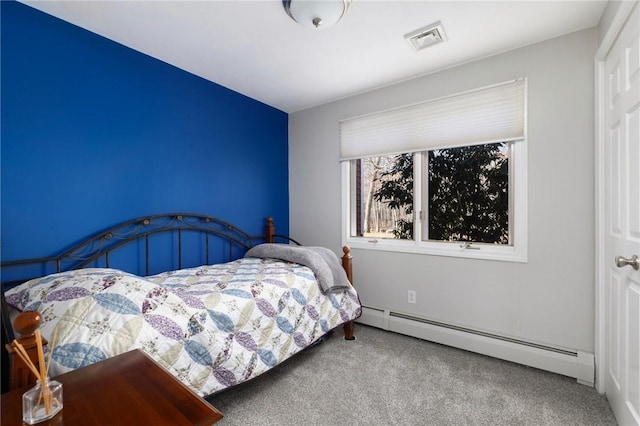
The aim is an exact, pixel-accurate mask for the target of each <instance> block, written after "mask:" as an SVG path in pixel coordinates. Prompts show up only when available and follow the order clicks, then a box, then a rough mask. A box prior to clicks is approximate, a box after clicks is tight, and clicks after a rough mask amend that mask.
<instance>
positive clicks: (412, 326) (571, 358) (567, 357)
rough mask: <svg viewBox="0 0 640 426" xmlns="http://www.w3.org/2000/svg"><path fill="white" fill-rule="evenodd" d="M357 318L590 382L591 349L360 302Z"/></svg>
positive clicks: (385, 327)
mask: <svg viewBox="0 0 640 426" xmlns="http://www.w3.org/2000/svg"><path fill="white" fill-rule="evenodd" d="M357 322H359V323H362V324H366V325H370V326H373V327H378V328H381V329H383V330H389V331H394V332H397V333H401V334H405V335H408V336H413V337H417V338H420V339H424V340H428V341H431V342H436V343H440V344H443V345H447V346H452V347H456V348H459V349H464V350H467V351H471V352H476V353H480V354H483V355H488V356H491V357H494V358H499V359H504V360H506V361H511V362H516V363H519V364H523V365H527V366H530V367H535V368H539V369H541V370H546V371H551V372H553V373H558V374H562V375H565V376H569V377H574V378H576V379H577V381H578V382H579V383H582V384H584V385H588V386H594V381H595V358H594V355H593V354H592V353H587V352H581V351H572V350H567V349H563V348H556V347H553V346H547V345H542V344H538V343H534V342H528V341H525V340H519V339H515V338H512V337H507V336H501V335H498V334H492V333H488V332H484V331H480V330H474V329H471V328H466V327H460V326H456V325H452V324H446V323H442V322H438V321H433V320H430V319H426V318H421V317H416V316H413V315H407V314H403V313H400V312H393V311H390V310H388V309H381V308H375V307H368V306H363V308H362V317H360V319H358V321H357ZM356 334H357V332H356Z"/></svg>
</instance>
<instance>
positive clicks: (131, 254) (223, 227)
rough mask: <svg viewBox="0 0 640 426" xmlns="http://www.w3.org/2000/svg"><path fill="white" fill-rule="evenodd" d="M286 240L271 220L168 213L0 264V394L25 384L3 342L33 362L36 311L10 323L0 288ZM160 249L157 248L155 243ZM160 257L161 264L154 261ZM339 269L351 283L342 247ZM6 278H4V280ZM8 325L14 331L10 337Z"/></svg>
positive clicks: (147, 267) (349, 335) (143, 269)
mask: <svg viewBox="0 0 640 426" xmlns="http://www.w3.org/2000/svg"><path fill="white" fill-rule="evenodd" d="M263 242H266V243H276V242H277V243H292V244H296V245H300V243H298V242H297V241H295V240H293V239H292V238H289V237H288V236H285V235H280V234H276V231H275V226H274V224H273V218H271V217H269V218H267V220H266V224H265V233H264V235H259V236H251V235H249V234H248V233H246V232H244V231H242V230H241V229H239V228H237V227H236V226H234V225H232V224H230V223H229V222H226V221H223V220H221V219H218V218H215V217H211V216H206V215H201V214H193V213H170V214H160V215H152V216H145V217H142V218H138V219H134V220H130V221H127V222H124V223H121V224H119V225H116V226H114V227H112V228H109V229H107V230H105V231H102V232H99V233H97V234H95V235H93V236H91V237H90V238H88V239H86V240H84V241H82V242H80V243H78V244H75V245H74V246H72V247H71V248H69V249H68V250H65V251H64V252H62V254H59V255H57V256H50V257H41V258H34V259H24V260H11V261H6V262H2V263H1V264H0V268H1V269H2V275H3V283H2V291H0V296H1V298H2V299H1V307H2V316H1V321H2V372H1V374H2V392H5V391H7V390H12V389H18V388H22V387H25V386H31V385H33V383H35V378H34V376H33V375H32V374H31V373H30V372H29V371H28V369H27V367H26V365H24V363H23V362H22V361H21V360H20V358H19V357H16V356H15V353H14V351H13V348H12V347H11V345H10V344H9V343H10V342H12V341H13V340H14V339H17V340H18V341H20V342H21V343H22V345H23V346H24V347H25V349H27V351H28V352H29V355H30V357H32V359H33V360H34V361H35V360H37V351H36V344H35V338H34V334H33V333H34V331H35V330H36V329H37V328H38V327H39V325H40V323H41V318H40V315H39V314H38V313H37V312H23V313H21V314H19V315H18V317H17V318H16V319H15V321H14V323H13V327H12V326H11V320H10V318H9V313H8V312H9V309H8V306H7V305H6V302H5V299H4V292H5V290H7V289H9V288H12V287H14V286H16V285H19V284H21V283H23V282H25V281H27V280H29V279H32V278H37V277H42V276H45V275H49V274H52V273H56V272H64V271H70V270H74V269H82V268H87V267H101V268H117V269H122V270H124V271H127V272H130V273H134V274H137V275H144V276H146V275H152V274H155V273H160V272H165V271H168V270H174V269H183V268H188V267H192V266H198V265H203V264H207V265H210V264H215V263H223V262H229V261H231V260H234V259H237V258H240V257H242V256H243V255H244V253H245V252H246V251H247V250H248V249H250V248H251V247H253V246H255V245H257V244H260V243H263ZM158 246H160V247H162V250H161V251H158V249H157V247H158ZM157 257H160V258H161V259H162V261H161V263H160V264H158V263H157V262H154V258H157ZM342 267H343V268H344V270H345V272H346V274H347V277H348V278H349V281H350V282H353V269H352V257H351V255H350V249H349V247H348V246H344V247H343V256H342ZM6 277H9V279H8V280H6V281H5V278H6ZM343 328H344V337H345V339H347V340H354V339H355V337H354V334H353V333H354V326H353V321H350V322H348V323H345V324H344V325H343ZM14 329H15V330H16V331H17V332H18V333H19V334H20V336H18V337H16V336H15V335H14Z"/></svg>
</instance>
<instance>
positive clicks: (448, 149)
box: [341, 80, 526, 261]
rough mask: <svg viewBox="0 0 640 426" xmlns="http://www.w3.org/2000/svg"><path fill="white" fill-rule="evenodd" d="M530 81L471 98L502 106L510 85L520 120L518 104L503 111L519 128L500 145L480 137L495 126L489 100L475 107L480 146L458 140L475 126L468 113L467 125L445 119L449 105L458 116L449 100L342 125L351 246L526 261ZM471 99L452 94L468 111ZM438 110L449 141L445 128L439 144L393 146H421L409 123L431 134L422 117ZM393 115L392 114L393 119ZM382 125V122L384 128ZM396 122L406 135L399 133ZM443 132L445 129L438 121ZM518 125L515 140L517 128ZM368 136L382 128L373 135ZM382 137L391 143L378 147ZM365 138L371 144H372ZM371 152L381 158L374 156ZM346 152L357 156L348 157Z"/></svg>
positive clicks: (345, 208)
mask: <svg viewBox="0 0 640 426" xmlns="http://www.w3.org/2000/svg"><path fill="white" fill-rule="evenodd" d="M524 83H525V82H524V80H518V81H516V82H510V83H506V84H503V85H498V86H494V87H491V88H489V89H481V90H479V91H474V92H471V94H470V96H471V97H472V98H474V99H475V100H477V98H478V93H477V92H482V93H481V96H484V98H494V99H495V98H498V99H504V93H505V91H504V89H505V87H504V86H507V88H508V89H509V90H510V91H511V93H512V92H515V93H516V95H517V96H515V104H516V105H521V106H520V107H516V108H515V109H516V111H515V113H514V112H513V111H514V108H513V106H512V104H513V103H512V104H510V105H508V106H509V108H505V107H504V105H502V106H501V108H499V109H501V110H502V111H509V114H510V115H511V116H515V118H516V121H517V120H519V121H520V124H516V125H515V126H513V125H509V126H507V127H508V128H509V131H507V132H504V135H503V136H502V137H497V138H496V137H494V136H495V135H493V134H492V135H491V137H493V139H492V140H487V137H486V136H484V135H483V133H487V131H488V132H489V133H491V132H494V133H495V129H494V128H493V126H489V125H487V122H489V123H491V122H492V120H494V119H495V118H492V117H491V115H490V114H487V113H486V111H485V109H484V105H483V102H484V101H483V100H481V101H482V102H476V103H477V104H478V105H479V106H478V105H476V107H475V108H476V109H478V110H479V111H480V112H481V114H480V115H482V116H483V117H484V118H483V119H482V120H479V122H478V124H479V125H480V129H479V131H478V132H477V133H478V134H479V135H480V137H478V138H477V139H475V140H474V139H470V138H468V137H467V136H466V135H464V134H463V135H462V136H460V134H461V133H465V132H466V133H467V134H468V135H472V134H473V133H474V132H473V129H471V130H463V132H457V131H458V130H459V129H460V128H461V127H465V123H468V122H469V120H466V121H465V120H464V119H465V118H468V117H469V116H470V115H469V114H468V113H467V112H468V111H466V112H465V114H463V115H462V116H461V117H455V114H454V116H453V117H442V114H441V112H442V111H440V110H441V109H442V108H443V107H446V108H445V109H447V110H448V112H446V113H447V114H449V115H451V111H454V112H455V111H456V109H455V108H451V105H450V103H451V102H452V99H451V98H444V99H442V100H437V101H436V102H428V103H425V104H419V105H414V106H410V107H406V108H403V109H399V110H393V111H391V112H383V113H379V114H374V115H372V116H365V117H359V118H355V119H353V120H352V121H351V120H349V121H343V122H341V131H342V145H343V147H344V145H345V141H346V144H347V147H345V148H343V229H344V235H345V241H344V242H345V244H349V245H351V246H352V247H354V248H365V249H374V250H391V251H404V252H414V253H426V254H436V255H447V256H456V257H470V258H481V259H494V260H511V261H526V208H525V207H526V205H525V203H526V145H525V143H524V90H525V84H524ZM496 87H497V88H498V89H499V90H500V91H501V93H498V94H496V91H494V90H493V89H495V88H496ZM487 94H488V95H489V96H487ZM466 96H469V94H462V95H456V96H455V97H452V98H454V99H453V102H455V103H459V104H460V105H463V106H462V109H463V110H464V109H465V108H466V106H468V105H469V103H470V102H471V100H473V99H471V98H465V97H466ZM434 104H436V105H434ZM434 107H435V109H436V110H437V111H435V112H436V114H435V115H438V114H440V116H441V117H440V120H443V121H444V122H446V123H447V124H446V126H444V127H447V128H451V129H452V130H451V131H450V130H449V129H445V130H447V131H449V133H450V135H448V136H447V135H446V132H445V131H443V130H442V129H438V130H437V131H435V133H434V134H435V135H436V136H437V137H441V138H442V140H441V141H440V142H438V143H437V144H433V143H416V142H412V145H411V146H410V147H409V146H408V145H407V144H406V143H401V144H398V143H395V141H397V139H394V138H393V137H390V135H393V134H395V135H396V136H398V135H399V138H400V139H402V138H403V137H404V136H403V135H404V134H407V133H411V134H412V137H411V138H408V139H411V140H416V139H417V140H419V139H420V137H415V135H416V134H418V135H419V134H420V131H417V132H416V131H415V126H416V124H415V123H412V122H418V126H422V127H423V128H429V131H430V132H432V133H433V132H434V128H435V127H434V124H433V123H426V124H425V123H424V122H425V121H427V122H428V121H430V120H431V119H429V118H427V119H423V118H422V117H425V115H423V114H424V113H425V109H431V111H429V112H430V113H433V112H434V111H433V110H434ZM493 107H495V105H493V104H489V106H488V108H489V109H492V108H493ZM390 113H391V114H393V115H394V116H389V114H390ZM472 115H474V116H478V113H477V112H476V113H474V114H472ZM407 117H409V119H408V120H407ZM426 117H433V114H429V115H426ZM507 119H509V117H507ZM459 120H462V121H459ZM497 120H498V121H497V122H498V123H499V125H501V124H503V123H504V122H505V117H504V115H502V116H499V117H498V119H497ZM472 121H473V120H472ZM378 122H381V123H383V124H382V125H381V126H378V124H377V123H378ZM399 122H400V123H401V125H400V126H399V127H401V129H398V128H397V127H398V123H399ZM407 122H409V123H410V125H409V126H408V127H409V130H408V131H407ZM459 122H462V124H461V125H460V126H458V125H457V123H459ZM372 123H373V125H371V124H372ZM389 123H391V125H390V124H389ZM440 124H442V121H441V122H440V123H435V125H436V126H437V125H440ZM412 126H413V127H412ZM518 127H519V129H516V130H515V132H514V131H512V130H511V129H512V128H518ZM372 128H377V129H376V131H375V132H374V131H372V130H371V129H372ZM354 129H356V130H355V131H354ZM378 132H382V133H383V134H385V138H388V139H387V140H388V141H391V142H390V143H388V144H384V143H378V141H377V133H378ZM456 132H457V133H456ZM427 133H428V132H427ZM427 136H431V135H427ZM363 138H364V139H365V140H372V141H373V143H371V144H366V143H364V141H363ZM465 138H466V139H465ZM425 139H427V140H430V141H433V139H434V138H432V137H428V138H425ZM349 140H351V141H357V144H358V146H359V147H356V148H354V145H349ZM460 140H463V141H464V143H461V142H460ZM451 141H455V143H453V142H451ZM367 146H368V148H362V147H367ZM373 146H375V149H373V151H374V152H373V154H376V155H371V152H370V151H372V150H371V148H372V147H373ZM398 147H400V148H402V150H400V149H398ZM407 148H409V149H407ZM420 148H422V149H420ZM405 149H406V151H405ZM385 150H386V151H388V152H387V153H385V152H384V151H385ZM345 152H349V153H350V154H349V155H352V156H356V158H348V159H345Z"/></svg>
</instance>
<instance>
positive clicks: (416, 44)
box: [404, 21, 447, 52]
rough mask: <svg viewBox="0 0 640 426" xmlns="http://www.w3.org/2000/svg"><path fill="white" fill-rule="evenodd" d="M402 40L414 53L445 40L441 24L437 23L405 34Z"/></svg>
mask: <svg viewBox="0 0 640 426" xmlns="http://www.w3.org/2000/svg"><path fill="white" fill-rule="evenodd" d="M404 38H405V40H407V42H409V44H410V45H411V47H413V48H414V49H415V51H416V52H417V51H419V50H422V49H426V48H427V47H429V46H433V45H434V44H438V43H442V42H443V41H446V40H447V36H446V35H445V33H444V30H443V29H442V24H441V23H440V22H439V21H438V22H436V23H435V24H431V25H428V26H426V27H423V28H420V29H419V30H415V31H412V32H410V33H409V34H405V35H404Z"/></svg>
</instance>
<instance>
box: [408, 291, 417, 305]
mask: <svg viewBox="0 0 640 426" xmlns="http://www.w3.org/2000/svg"><path fill="white" fill-rule="evenodd" d="M407 302H409V303H416V292H415V291H413V290H409V292H408V293H407Z"/></svg>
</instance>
